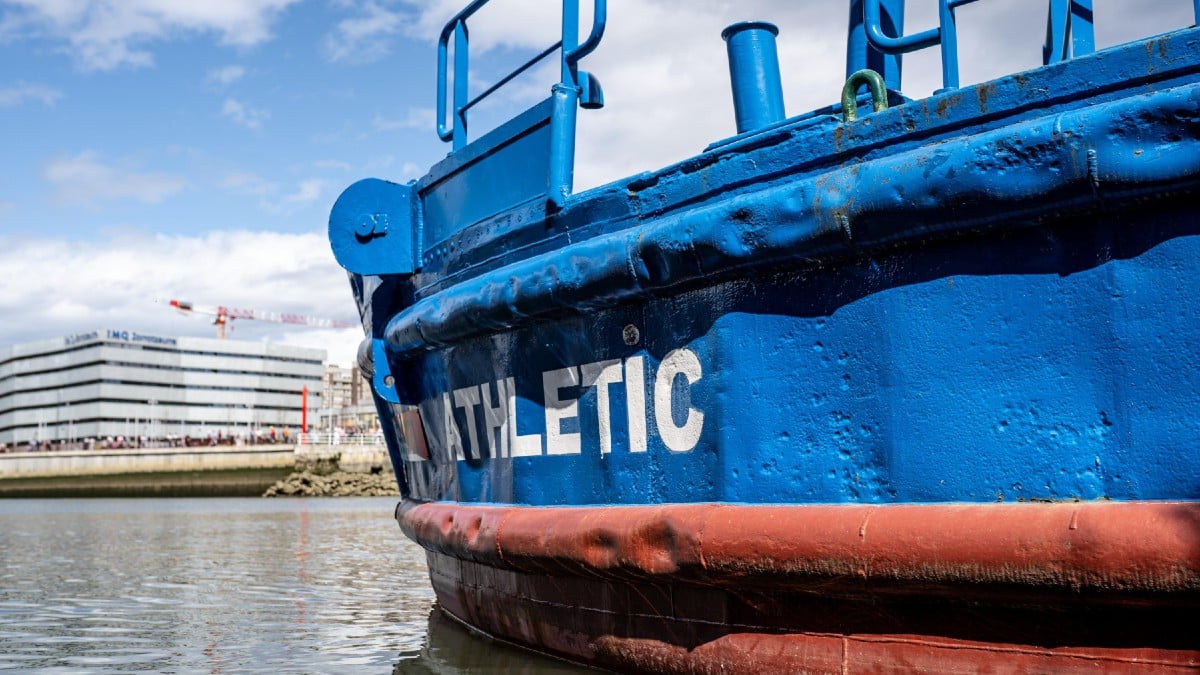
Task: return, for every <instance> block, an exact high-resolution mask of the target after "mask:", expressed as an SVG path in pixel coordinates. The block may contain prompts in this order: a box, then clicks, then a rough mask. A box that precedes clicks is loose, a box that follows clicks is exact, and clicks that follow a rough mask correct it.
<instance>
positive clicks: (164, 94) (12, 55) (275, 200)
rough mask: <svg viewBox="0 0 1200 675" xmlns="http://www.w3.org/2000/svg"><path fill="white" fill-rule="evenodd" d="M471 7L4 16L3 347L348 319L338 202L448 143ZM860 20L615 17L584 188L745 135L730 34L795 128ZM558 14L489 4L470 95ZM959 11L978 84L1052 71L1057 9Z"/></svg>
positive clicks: (1112, 39)
mask: <svg viewBox="0 0 1200 675" xmlns="http://www.w3.org/2000/svg"><path fill="white" fill-rule="evenodd" d="M465 4H466V1H465V0H426V1H420V2H419V1H415V0H205V1H204V2H181V1H178V0H0V158H2V160H0V347H3V346H7V345H10V344H15V343H21V342H27V341H33V340H41V339H46V338H54V337H58V336H66V335H72V334H75V333H80V332H84V331H89V330H92V329H96V328H111V329H123V330H129V331H138V332H144V333H150V334H156V335H164V336H183V335H188V336H200V337H205V336H215V330H214V328H213V327H212V326H211V325H210V321H209V319H206V318H205V317H203V316H199V315H191V316H184V315H181V314H179V313H178V312H177V311H175V310H173V309H171V308H170V306H169V302H170V300H172V299H181V300H187V301H191V302H193V303H195V304H196V305H200V306H217V305H224V306H228V307H237V308H249V309H257V310H266V311H270V312H277V313H294V314H303V315H306V316H311V317H316V318H328V319H336V320H341V321H351V322H352V321H354V320H355V319H356V313H355V311H354V307H353V301H352V299H351V296H350V291H349V286H348V284H347V282H346V277H345V274H344V272H343V271H342V270H341V269H340V268H339V267H338V266H337V264H336V262H335V261H334V260H333V255H332V253H331V252H330V249H329V244H328V240H327V237H326V228H327V223H328V216H329V210H330V208H331V207H332V205H333V202H334V200H335V199H336V198H337V196H338V194H339V193H340V192H341V190H343V189H344V188H345V187H347V186H348V185H350V184H351V183H353V182H355V181H357V180H359V179H361V178H366V177H377V178H384V179H387V180H391V181H396V182H407V181H410V180H413V179H415V178H419V177H420V176H421V175H423V174H424V173H425V171H426V170H428V168H429V167H430V166H431V165H432V164H433V163H435V162H437V161H438V160H440V159H441V158H442V157H444V156H445V155H446V154H447V153H448V152H449V147H448V146H447V145H445V144H443V143H441V142H440V141H439V140H438V139H437V136H436V133H435V132H434V124H435V111H434V108H435V80H436V65H435V58H436V50H435V46H436V39H437V35H438V33H439V32H440V30H441V27H442V25H443V24H444V23H445V21H446V20H447V19H448V18H449V17H450V16H451V15H453V14H454V13H455V12H456V11H457V10H458V9H460V8H461V7H462V6H463V5H465ZM583 4H585V5H590V3H587V2H586V0H585V2H584V3H583ZM847 4H848V3H844V2H839V1H837V0H774V1H772V0H731V1H727V0H610V1H609V3H608V5H609V8H608V29H607V32H606V34H605V37H604V40H603V41H602V43H601V45H600V47H599V48H598V49H597V50H596V52H595V53H594V54H592V55H591V56H589V57H588V58H587V59H586V60H585V61H584V63H583V64H582V67H583V68H585V69H586V70H588V71H590V72H592V73H594V74H595V75H596V76H597V77H598V78H599V79H600V81H601V82H602V83H603V86H604V92H605V98H606V103H607V105H606V107H605V108H604V109H602V110H599V111H591V110H588V111H582V112H581V114H580V121H579V132H578V142H577V148H578V149H577V156H576V191H577V192H579V191H582V190H585V189H588V188H590V187H595V186H598V185H602V184H604V183H606V182H609V181H612V180H616V179H618V178H620V177H622V176H625V175H628V174H632V173H637V172H641V171H647V170H654V169H658V168H661V167H664V166H667V165H669V164H671V163H673V162H677V161H680V160H682V159H684V158H686V157H689V156H691V155H694V154H696V153H698V152H700V151H701V150H702V149H703V148H704V147H705V146H706V145H708V144H709V143H710V142H712V141H715V140H719V139H721V138H725V137H728V136H731V135H733V134H734V119H733V107H732V102H731V98H730V94H729V76H728V67H727V62H726V57H725V52H724V45H723V43H722V41H721V38H720V32H721V29H722V28H723V27H724V26H726V25H728V24H731V23H734V22H737V21H744V20H767V21H771V22H773V23H775V24H777V25H778V26H779V29H780V33H779V37H778V47H779V54H780V67H781V71H782V73H783V87H784V95H785V104H786V108H787V112H788V114H789V115H793V114H799V113H802V112H805V111H808V110H812V109H815V108H819V107H822V106H825V105H828V104H830V103H832V102H834V101H835V100H837V98H838V96H839V92H840V89H841V84H842V82H843V80H844V77H845V47H844V44H845V38H844V34H845V29H846V24H847V14H848V12H847V9H846V7H847ZM936 4H937V3H936V0H910V2H909V3H908V8H907V10H906V15H905V22H906V28H907V31H908V32H915V31H919V30H922V29H925V28H930V27H933V26H934V25H935V21H936ZM1094 4H1095V13H1096V39H1097V43H1098V46H1100V47H1104V46H1108V45H1113V44H1117V43H1120V42H1124V41H1127V40H1131V39H1135V38H1138V37H1142V36H1147V35H1152V34H1156V33H1161V32H1165V31H1169V30H1173V29H1176V28H1180V27H1184V26H1188V25H1191V24H1192V22H1193V6H1192V1H1191V0H1094ZM558 6H559V3H558V2H555V1H554V0H496V1H495V2H493V3H491V4H489V5H488V6H487V7H485V8H484V9H483V10H482V11H480V12H479V13H478V14H477V15H476V17H475V18H474V19H472V22H471V24H470V25H471V54H470V56H471V59H472V71H471V77H470V86H471V89H472V92H473V93H478V92H480V91H482V90H483V89H484V88H486V87H487V86H490V84H492V83H493V82H494V81H495V80H496V79H497V78H498V77H500V76H501V75H502V74H503V73H504V72H506V69H507V68H511V67H512V66H514V65H516V64H517V63H520V62H521V61H523V60H524V59H526V58H528V57H530V56H532V55H533V54H536V53H537V52H538V51H540V50H541V49H543V48H545V47H547V46H549V45H550V44H552V43H553V42H554V41H556V40H557V37H558V32H559V23H560V18H559V9H558ZM586 14H587V13H586V12H585V15H586ZM958 17H959V19H958V25H959V35H960V37H959V40H960V64H961V65H960V67H961V77H962V82H963V84H964V85H965V84H970V83H974V82H980V81H984V80H987V79H991V78H993V77H996V76H999V75H1002V74H1006V73H1010V72H1017V71H1020V70H1025V69H1027V68H1032V67H1036V66H1038V65H1040V59H1041V43H1042V40H1043V37H1044V34H1045V17H1046V2H1045V0H988V1H985V2H978V3H975V4H972V5H967V6H965V7H963V8H961V9H960V10H959V13H958ZM589 19H590V17H588V16H585V17H584V21H585V22H586V21H588V20H589ZM587 30H588V24H586V23H585V25H584V27H583V28H582V32H584V33H586V32H587ZM904 77H905V82H904V85H903V91H904V93H905V94H906V95H908V96H910V97H912V98H922V97H924V96H928V95H929V94H930V93H931V92H932V91H933V90H934V89H936V88H938V87H939V86H940V84H939V82H938V79H939V78H940V71H939V66H938V60H937V54H936V50H927V51H926V52H922V53H919V54H912V55H909V56H906V57H905V62H904ZM553 79H554V78H553V74H552V73H551V72H548V69H546V68H541V69H533V70H532V71H531V72H529V73H527V74H526V75H525V76H522V77H521V78H519V79H517V80H516V81H514V82H513V83H511V84H510V85H509V86H507V87H505V88H504V89H501V90H500V91H499V92H498V93H497V94H496V95H495V96H493V97H491V98H489V99H488V102H487V103H485V104H482V105H481V106H480V108H479V110H478V114H477V116H476V117H474V118H472V123H471V129H472V133H473V135H474V134H475V133H476V132H477V131H480V130H486V129H487V128H488V127H489V126H494V125H495V124H496V123H497V122H499V121H501V120H503V119H504V118H506V117H507V116H510V115H511V114H513V113H514V112H516V111H519V110H521V109H523V108H525V107H527V106H528V105H531V104H532V103H534V102H536V101H537V100H540V99H541V98H544V97H545V96H546V95H548V93H549V88H550V85H551V84H552V82H553ZM230 338H231V339H241V340H265V341H272V342H279V343H285V344H293V345H303V346H313V347H322V348H325V349H326V350H328V353H329V356H330V359H331V361H333V362H335V363H341V364H343V365H349V364H350V363H351V361H352V359H353V354H354V351H355V349H356V347H357V344H358V343H359V342H360V341H361V339H362V335H361V331H359V330H358V329H354V328H351V329H340V330H333V329H306V328H296V327H294V326H288V325H284V324H274V323H270V322H264V321H247V320H243V321H237V322H235V323H234V328H233V331H232V332H231V333H230Z"/></svg>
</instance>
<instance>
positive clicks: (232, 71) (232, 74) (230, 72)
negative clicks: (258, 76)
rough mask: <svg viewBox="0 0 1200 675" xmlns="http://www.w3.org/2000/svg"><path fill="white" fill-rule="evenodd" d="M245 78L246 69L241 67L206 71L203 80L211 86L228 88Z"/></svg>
mask: <svg viewBox="0 0 1200 675" xmlns="http://www.w3.org/2000/svg"><path fill="white" fill-rule="evenodd" d="M245 76H246V69H245V68H243V67H242V66H224V67H222V68H213V69H212V70H210V71H208V74H207V75H205V77H204V79H205V80H206V81H208V82H211V83H212V84H217V85H220V86H222V87H228V86H229V85H231V84H233V83H234V82H237V81H238V80H240V79H242V78H243V77H245Z"/></svg>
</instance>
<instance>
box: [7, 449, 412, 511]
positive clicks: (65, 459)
mask: <svg viewBox="0 0 1200 675" xmlns="http://www.w3.org/2000/svg"><path fill="white" fill-rule="evenodd" d="M310 470H315V471H317V474H314V475H320V476H327V475H329V474H330V473H331V472H333V473H334V474H336V476H341V478H340V479H338V480H339V482H340V483H345V484H347V485H351V486H353V485H357V484H358V483H361V482H362V481H364V480H366V479H372V480H371V481H367V482H368V483H371V484H370V485H366V484H365V483H364V485H366V487H364V488H363V489H367V488H370V489H372V490H375V491H376V492H377V491H378V489H377V488H379V486H378V485H375V483H379V484H380V485H386V486H388V489H389V492H387V493H388V494H391V491H390V490H394V485H395V479H394V477H393V476H392V470H391V462H390V460H389V459H388V455H387V448H386V446H383V445H374V444H370V443H366V444H364V443H354V444H344V445H338V444H304V445H254V446H216V447H190V448H188V447H185V448H179V447H174V448H172V447H161V448H137V449H133V448H131V449H120V450H55V451H40V452H7V453H0V498H14V497H142V496H146V497H218V496H231V497H232V496H243V497H249V496H261V495H263V494H264V493H266V492H267V491H268V489H269V488H271V487H272V486H274V485H276V484H277V483H279V482H281V481H284V480H285V479H287V478H288V477H289V476H291V477H293V478H294V477H297V476H305V475H309V471H310ZM372 474H378V475H372ZM356 476H361V477H362V478H361V479H360V478H357V477H356ZM332 478H333V477H332V476H330V477H329V478H323V479H322V480H326V481H328V480H332ZM372 481H374V482H372ZM347 489H348V488H347ZM309 492H311V490H310V491H309ZM359 492H360V493H362V494H367V492H362V490H360V491H359ZM370 493H371V494H374V492H370ZM302 494H308V492H302ZM323 494H324V493H320V494H318V493H313V495H312V496H323ZM330 494H334V493H330ZM337 494H340V493H337ZM354 494H358V493H354ZM381 494H382V493H381Z"/></svg>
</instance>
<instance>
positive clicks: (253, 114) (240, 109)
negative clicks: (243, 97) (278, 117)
mask: <svg viewBox="0 0 1200 675" xmlns="http://www.w3.org/2000/svg"><path fill="white" fill-rule="evenodd" d="M221 114H222V115H224V116H225V117H228V118H229V119H231V120H233V121H234V122H235V123H236V124H240V125H241V126H243V127H246V128H247V129H261V128H262V125H263V122H265V121H267V120H268V119H270V118H271V113H269V112H267V111H266V110H263V109H261V108H254V107H252V106H249V105H246V104H245V103H242V102H241V101H239V100H237V99H236V98H227V99H225V103H224V105H222V106H221Z"/></svg>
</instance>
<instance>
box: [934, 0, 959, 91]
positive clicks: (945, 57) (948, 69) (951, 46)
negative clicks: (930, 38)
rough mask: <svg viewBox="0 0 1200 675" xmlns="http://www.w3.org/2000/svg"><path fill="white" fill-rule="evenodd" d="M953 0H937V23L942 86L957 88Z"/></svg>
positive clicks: (956, 49) (956, 41) (943, 88)
mask: <svg viewBox="0 0 1200 675" xmlns="http://www.w3.org/2000/svg"><path fill="white" fill-rule="evenodd" d="M953 1H954V0H939V2H938V23H939V24H940V26H941V38H942V88H941V89H939V90H938V91H946V90H949V89H958V27H957V26H956V25H955V24H954V7H953V6H952V5H951V3H952V2H953Z"/></svg>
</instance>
